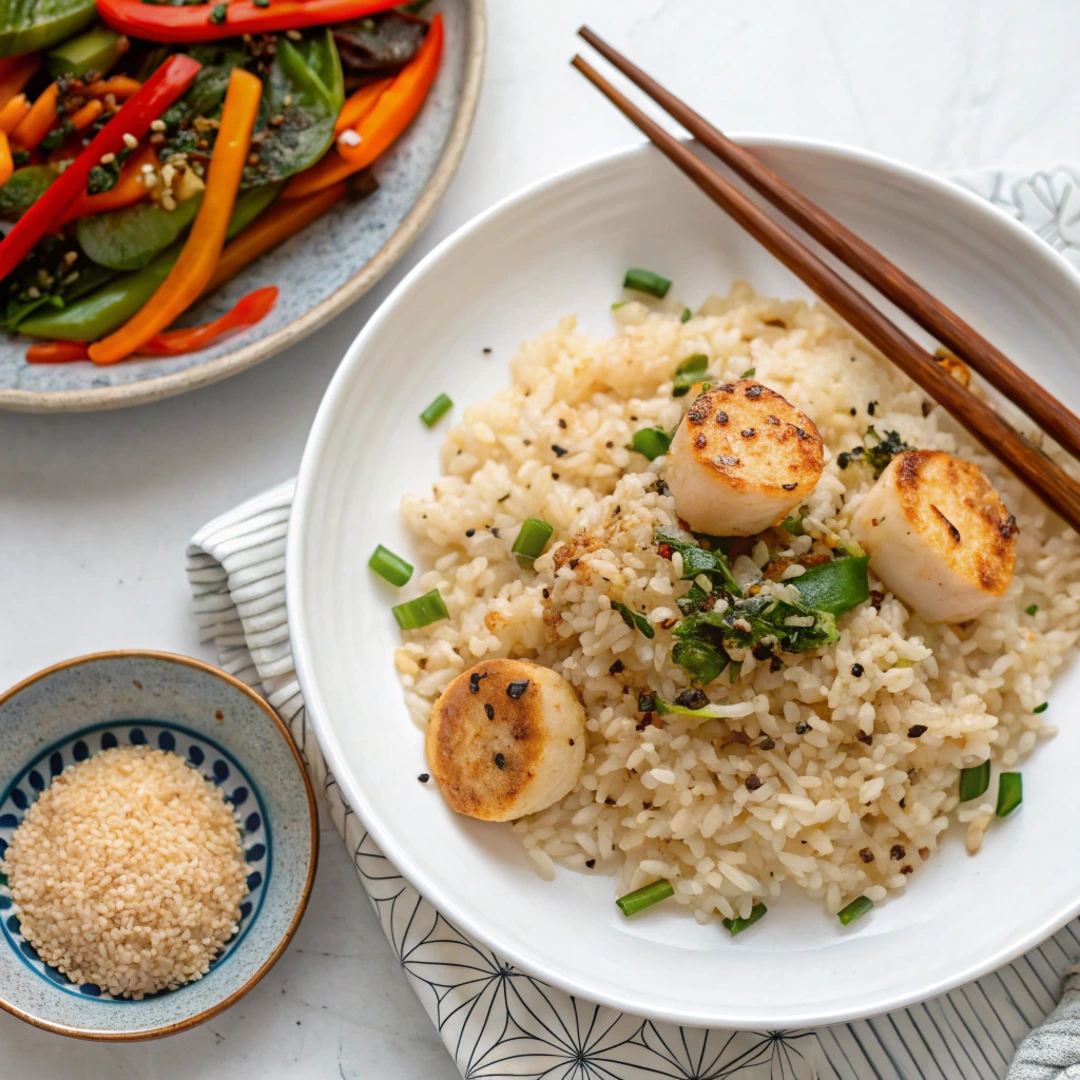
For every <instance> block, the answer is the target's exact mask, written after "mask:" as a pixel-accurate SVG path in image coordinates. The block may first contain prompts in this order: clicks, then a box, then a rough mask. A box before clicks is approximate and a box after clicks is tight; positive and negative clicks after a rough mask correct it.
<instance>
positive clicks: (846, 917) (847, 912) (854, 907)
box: [836, 896, 874, 926]
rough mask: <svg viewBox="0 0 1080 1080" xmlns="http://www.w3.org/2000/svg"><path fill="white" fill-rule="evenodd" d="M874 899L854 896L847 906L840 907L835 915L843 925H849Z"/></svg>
mask: <svg viewBox="0 0 1080 1080" xmlns="http://www.w3.org/2000/svg"><path fill="white" fill-rule="evenodd" d="M873 906H874V901H873V900H871V899H870V897H868V896H856V897H855V899H854V900H852V901H851V903H850V904H848V906H847V907H843V908H841V909H840V910H839V911H838V912H837V913H836V917H837V918H838V919H839V920H840V921H841V922H842V923H843V924H844V925H845V926H850V925H851V924H852V923H853V922H854V921H855V920H856V919H861V918H862V917H863V916H864V915H865V914H866V913H867V912H868V911H869V910H870V909H871V908H872V907H873Z"/></svg>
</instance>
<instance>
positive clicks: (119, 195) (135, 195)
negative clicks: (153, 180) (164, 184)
mask: <svg viewBox="0 0 1080 1080" xmlns="http://www.w3.org/2000/svg"><path fill="white" fill-rule="evenodd" d="M157 160H158V158H157V152H156V151H155V150H154V148H153V147H152V146H144V147H142V149H140V150H138V151H137V152H136V153H134V154H132V155H131V157H129V158H128V159H127V161H125V162H124V165H123V167H122V168H121V170H120V176H119V177H118V178H117V180H116V183H115V184H113V186H112V187H111V188H109V190H108V191H102V192H99V193H98V194H97V195H88V194H87V193H86V192H85V191H83V192H82V193H81V194H80V195H79V196H78V198H76V200H75V201H74V202H73V203H72V204H71V205H70V206H69V207H68V208H67V209H66V210H65V211H64V212H63V213H62V214H61V215H60V217H59V218H57V220H56V226H55V227H56V228H59V227H60V226H61V225H67V224H68V222H71V221H75V220H77V219H78V218H81V217H86V216H87V215H88V214H101V213H103V212H104V211H106V210H119V209H120V207H122V206H131V205H132V204H133V203H137V202H139V201H140V200H141V199H145V198H146V196H147V195H149V194H150V189H149V188H148V187H147V186H146V185H145V184H144V183H143V179H142V177H143V166H144V165H156V164H157Z"/></svg>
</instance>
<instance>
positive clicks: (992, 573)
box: [851, 450, 1020, 622]
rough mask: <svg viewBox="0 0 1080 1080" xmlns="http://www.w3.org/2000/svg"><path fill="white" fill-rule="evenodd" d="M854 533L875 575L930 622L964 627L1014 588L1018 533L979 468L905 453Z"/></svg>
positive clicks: (858, 515) (930, 453) (873, 492)
mask: <svg viewBox="0 0 1080 1080" xmlns="http://www.w3.org/2000/svg"><path fill="white" fill-rule="evenodd" d="M851 531H852V533H853V534H854V536H855V538H856V539H857V540H858V541H859V543H860V544H862V546H863V548H864V549H865V550H866V552H867V554H868V555H869V556H870V566H871V567H872V568H873V571H874V573H875V574H877V576H878V577H879V578H881V580H882V581H883V582H885V584H886V585H887V586H888V587H889V588H890V589H892V591H893V592H894V593H896V595H897V596H898V597H900V599H901V600H903V601H904V603H906V604H907V605H908V606H909V607H911V608H913V609H914V610H915V611H917V612H918V613H919V614H920V615H921V616H922V617H923V618H924V619H925V620H926V621H927V622H963V621H964V620H966V619H973V618H975V616H976V615H981V614H982V613H983V612H984V611H986V609H987V608H989V607H991V606H992V605H993V603H994V601H995V600H997V598H998V597H999V596H1001V594H1002V593H1004V592H1005V590H1006V589H1007V588H1008V587H1009V582H1010V581H1011V580H1012V575H1013V568H1014V567H1015V565H1016V536H1017V533H1018V532H1019V531H1020V530H1019V529H1018V528H1017V525H1016V519H1015V518H1014V517H1013V516H1012V514H1010V513H1009V511H1008V510H1007V509H1006V508H1005V504H1004V503H1003V502H1002V501H1001V496H1000V495H998V493H997V492H996V491H995V490H994V488H993V485H991V483H990V481H989V480H987V479H986V476H985V475H984V474H983V471H982V470H981V469H980V468H979V467H978V465H975V464H974V463H972V462H970V461H965V460H964V459H963V458H957V457H953V456H952V455H951V454H946V453H943V452H942V451H940V450H908V451H907V452H905V453H903V454H898V455H897V456H896V457H895V458H893V460H892V462H891V463H890V464H889V466H888V468H886V469H885V471H884V472H883V473H882V474H881V478H880V479H879V480H878V482H877V483H876V484H875V485H874V486H873V488H871V489H870V492H869V494H868V495H867V496H866V498H865V499H864V500H863V501H862V503H860V504H859V508H858V509H857V510H856V511H855V515H854V517H853V518H852V520H851Z"/></svg>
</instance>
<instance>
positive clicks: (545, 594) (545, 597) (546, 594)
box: [543, 589, 551, 600]
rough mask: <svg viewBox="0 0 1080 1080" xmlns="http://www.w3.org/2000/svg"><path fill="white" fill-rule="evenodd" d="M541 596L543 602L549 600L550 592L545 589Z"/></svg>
mask: <svg viewBox="0 0 1080 1080" xmlns="http://www.w3.org/2000/svg"><path fill="white" fill-rule="evenodd" d="M543 595H544V599H545V600H550V599H551V590H550V589H545V590H544V593H543Z"/></svg>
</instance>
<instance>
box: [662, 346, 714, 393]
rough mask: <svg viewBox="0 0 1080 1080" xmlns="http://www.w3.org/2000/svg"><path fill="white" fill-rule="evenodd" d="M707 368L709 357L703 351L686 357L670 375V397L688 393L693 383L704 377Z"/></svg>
mask: <svg viewBox="0 0 1080 1080" xmlns="http://www.w3.org/2000/svg"><path fill="white" fill-rule="evenodd" d="M708 368H709V358H708V357H707V356H706V355H705V354H704V353H694V355H693V356H690V357H687V358H686V359H685V360H684V361H683V362H682V363H681V364H680V365H679V366H678V367H677V368H676V369H675V374H674V375H673V376H672V378H671V381H672V387H671V396H672V397H682V396H683V394H685V393H688V392H689V390H690V387H691V386H693V385H694V383H699V382H701V381H702V379H703V378H704V377H705V372H706V371H707V370H708Z"/></svg>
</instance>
